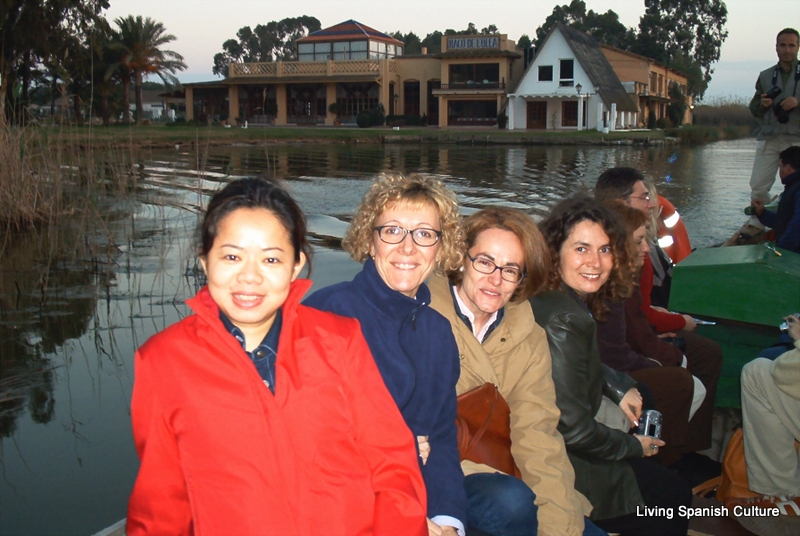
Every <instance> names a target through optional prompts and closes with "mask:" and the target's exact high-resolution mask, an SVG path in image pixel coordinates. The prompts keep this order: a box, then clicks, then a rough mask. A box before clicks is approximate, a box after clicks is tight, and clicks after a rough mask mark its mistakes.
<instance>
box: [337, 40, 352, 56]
mask: <svg viewBox="0 0 800 536" xmlns="http://www.w3.org/2000/svg"><path fill="white" fill-rule="evenodd" d="M333 59H334V60H349V59H350V42H349V41H345V42H342V43H334V44H333Z"/></svg>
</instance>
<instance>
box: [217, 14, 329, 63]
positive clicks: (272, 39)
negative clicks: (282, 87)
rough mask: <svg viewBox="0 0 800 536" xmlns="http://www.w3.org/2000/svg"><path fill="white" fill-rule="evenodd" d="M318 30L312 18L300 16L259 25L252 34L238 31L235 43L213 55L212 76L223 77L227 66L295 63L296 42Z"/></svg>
mask: <svg viewBox="0 0 800 536" xmlns="http://www.w3.org/2000/svg"><path fill="white" fill-rule="evenodd" d="M321 27H322V25H321V24H320V22H319V20H317V19H316V17H309V16H306V15H303V16H302V17H294V18H286V19H283V20H280V21H272V22H268V23H267V24H266V25H262V24H259V25H258V26H256V27H255V30H253V29H251V28H250V26H244V27H242V28H239V31H238V32H236V39H228V40H227V41H225V42H224V43H222V52H219V53H217V54H215V55H214V67H213V68H212V72H213V73H214V74H216V75H222V76H225V77H227V76H228V64H229V63H231V62H235V63H242V62H263V61H290V60H296V59H297V53H296V48H297V40H298V39H300V38H302V37H305V36H307V35H308V34H310V33H312V32H316V31H317V30H319V29H320V28H321Z"/></svg>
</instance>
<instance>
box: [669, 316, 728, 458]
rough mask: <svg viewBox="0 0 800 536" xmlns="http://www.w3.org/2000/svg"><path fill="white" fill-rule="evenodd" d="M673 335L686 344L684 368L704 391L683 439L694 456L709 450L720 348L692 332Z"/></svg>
mask: <svg viewBox="0 0 800 536" xmlns="http://www.w3.org/2000/svg"><path fill="white" fill-rule="evenodd" d="M677 335H678V336H680V337H683V339H684V340H685V341H686V363H687V365H686V367H687V368H688V369H689V372H691V373H692V376H697V379H698V380H700V381H701V382H703V385H704V386H705V388H706V399H705V400H704V401H703V403H702V404H701V405H700V408H699V409H698V410H697V412H696V413H695V414H694V417H692V420H691V421H689V434H688V435H687V437H686V452H696V451H698V450H705V449H707V448H709V447H710V446H711V421H712V419H713V418H714V400H715V399H716V397H717V382H719V375H720V374H721V373H722V348H720V347H719V345H718V344H717V343H715V342H714V341H712V340H711V339H709V338H707V337H703V336H702V335H698V334H697V333H694V332H693V331H685V330H680V331H678V332H677Z"/></svg>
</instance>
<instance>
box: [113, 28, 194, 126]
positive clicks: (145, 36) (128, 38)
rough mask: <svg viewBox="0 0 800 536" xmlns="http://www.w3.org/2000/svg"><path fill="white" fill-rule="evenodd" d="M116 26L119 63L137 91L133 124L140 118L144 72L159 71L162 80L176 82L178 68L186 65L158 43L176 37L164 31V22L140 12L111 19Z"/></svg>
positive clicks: (170, 82) (139, 121) (181, 59)
mask: <svg viewBox="0 0 800 536" xmlns="http://www.w3.org/2000/svg"><path fill="white" fill-rule="evenodd" d="M114 22H115V23H116V25H117V26H118V27H119V33H118V35H117V39H118V41H117V42H116V45H115V46H116V48H118V49H119V50H120V51H122V53H123V54H122V56H123V57H122V62H121V63H122V65H124V66H125V67H126V68H127V69H128V70H129V71H130V72H131V73H132V74H133V79H134V87H135V92H136V124H137V125H138V124H139V123H141V119H142V83H143V82H144V75H150V74H155V75H158V76H159V77H160V78H161V79H162V80H163V81H164V83H165V84H176V85H177V84H178V83H179V82H178V79H177V78H176V77H175V73H176V72H177V71H183V70H185V69H186V64H185V63H184V62H183V56H181V55H180V54H178V53H177V52H173V51H172V50H162V49H161V47H162V46H164V45H166V44H167V43H171V42H172V41H175V36H174V35H172V34H168V33H166V29H165V28H164V25H163V24H161V23H160V22H156V21H154V20H153V19H151V18H150V17H147V18H145V19H143V18H142V16H141V15H139V16H137V17H134V16H133V15H128V16H127V17H124V18H123V17H120V18H118V19H116V20H115V21H114Z"/></svg>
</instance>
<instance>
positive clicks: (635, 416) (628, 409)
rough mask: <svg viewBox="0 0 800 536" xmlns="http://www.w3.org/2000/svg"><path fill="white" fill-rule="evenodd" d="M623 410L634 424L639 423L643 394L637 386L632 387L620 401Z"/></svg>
mask: <svg viewBox="0 0 800 536" xmlns="http://www.w3.org/2000/svg"><path fill="white" fill-rule="evenodd" d="M619 407H620V409H621V410H622V412H623V413H624V414H625V415H627V416H628V418H629V419H630V420H631V422H632V423H633V426H638V425H639V416H640V415H641V414H642V395H641V393H639V390H638V389H637V388H636V387H631V388H630V389H629V390H628V392H627V393H625V396H623V397H622V400H620V401H619Z"/></svg>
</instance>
